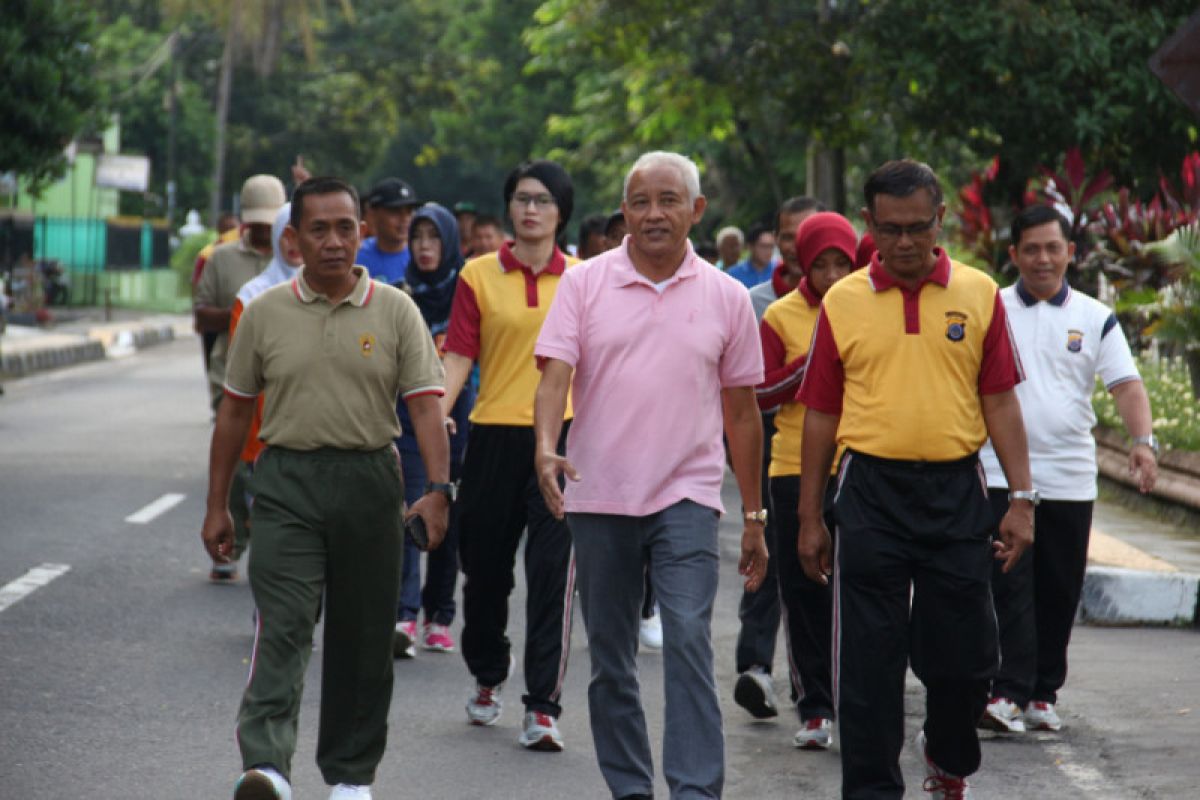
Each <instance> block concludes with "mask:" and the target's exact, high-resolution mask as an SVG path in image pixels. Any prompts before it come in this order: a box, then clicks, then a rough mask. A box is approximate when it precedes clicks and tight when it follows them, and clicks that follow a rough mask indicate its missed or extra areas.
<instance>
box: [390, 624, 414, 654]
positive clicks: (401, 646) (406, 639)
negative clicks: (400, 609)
mask: <svg viewBox="0 0 1200 800" xmlns="http://www.w3.org/2000/svg"><path fill="white" fill-rule="evenodd" d="M416 642H417V621H416V620H415V619H409V620H405V621H404V622H397V623H396V633H395V636H394V638H393V639H392V657H393V658H416V656H417V648H416V647H415V646H414V645H415V644H416Z"/></svg>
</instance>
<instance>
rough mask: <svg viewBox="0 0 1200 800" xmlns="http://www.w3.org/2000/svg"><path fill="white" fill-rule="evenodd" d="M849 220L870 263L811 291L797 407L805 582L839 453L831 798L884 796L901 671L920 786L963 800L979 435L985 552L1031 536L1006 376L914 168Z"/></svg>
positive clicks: (984, 601) (870, 188)
mask: <svg viewBox="0 0 1200 800" xmlns="http://www.w3.org/2000/svg"><path fill="white" fill-rule="evenodd" d="M864 194H865V197H866V207H865V208H864V209H863V218H864V219H865V220H866V222H867V225H868V226H869V227H870V229H871V233H872V234H873V236H874V237H875V242H876V244H877V245H878V246H879V252H878V253H877V254H876V256H875V258H874V259H873V260H872V262H871V265H870V266H869V267H868V268H867V269H865V270H859V271H857V272H854V273H852V274H851V275H849V276H848V277H846V278H843V279H842V280H841V281H839V282H838V283H837V284H835V285H834V286H833V288H831V289H830V290H829V292H828V293H826V295H825V297H824V299H823V300H822V305H821V313H820V315H819V316H818V318H817V323H816V333H815V334H814V336H813V343H812V348H811V350H810V351H809V354H808V362H807V368H806V370H805V375H804V381H803V383H802V384H801V389H800V396H799V400H800V402H801V403H803V404H804V405H805V406H807V411H806V413H805V416H804V432H803V440H802V445H801V446H802V451H801V470H800V473H801V479H800V541H799V545H798V551H799V556H800V562H801V564H802V565H803V567H804V571H805V573H806V574H807V575H808V577H809V578H811V579H812V580H814V581H817V582H819V583H820V582H825V581H827V580H828V579H827V577H826V576H827V574H828V573H829V572H830V569H831V567H832V553H831V545H830V536H829V531H828V529H827V526H826V523H825V516H824V505H825V498H826V486H827V484H828V475H829V472H830V467H831V465H832V463H833V456H834V451H835V449H836V448H837V447H838V446H839V445H840V446H841V447H844V448H845V455H844V456H843V458H842V462H841V466H840V469H839V472H838V475H839V478H838V491H837V502H836V505H835V509H834V516H835V518H836V520H837V528H838V548H837V554H836V564H837V566H836V571H835V572H834V591H835V609H836V614H837V616H836V617H835V619H834V629H835V630H836V631H837V632H838V635H837V639H836V640H835V643H834V646H835V674H834V686H835V689H834V694H835V696H836V697H837V698H838V707H837V713H838V723H839V728H840V730H841V735H840V742H841V751H842V796H843V797H844V798H847V800H857V799H858V798H873V799H875V798H900V797H902V796H903V795H904V779H903V777H902V775H901V772H900V763H899V759H900V750H901V748H902V746H903V743H904V741H903V735H904V674H905V670H906V668H907V667H908V665H909V662H910V659H911V665H912V670H913V672H914V673H915V674H916V676H917V678H919V679H920V680H921V682H922V683H923V684H924V685H925V690H926V696H925V722H924V725H923V727H922V731H921V733H920V734H919V736H918V741H917V747H918V752H919V754H920V756H921V759H922V761H923V763H924V764H925V773H926V776H927V777H926V780H925V784H924V788H925V790H926V791H928V792H930V793H931V794H932V796H933V797H935V798H939V799H940V798H961V797H964V796H967V792H968V788H967V781H966V777H967V776H968V775H970V774H972V773H974V772H975V771H976V770H977V769H978V768H979V763H980V749H979V739H978V736H977V735H976V731H975V723H976V722H978V720H979V717H980V715H981V714H982V713H983V709H984V706H985V705H986V703H987V692H988V684H989V682H990V680H991V678H992V676H993V675H994V674H995V670H996V665H997V656H998V653H997V641H996V640H997V632H996V617H995V613H994V612H993V610H992V598H991V591H990V588H989V584H990V581H991V555H992V552H993V547H992V539H991V535H990V533H991V530H992V528H993V519H992V512H991V508H990V507H989V506H988V502H987V492H986V491H985V487H984V484H983V474H982V468H981V467H980V464H979V455H978V452H979V448H980V447H982V446H983V443H984V441H986V439H987V437H988V435H991V437H992V441H993V443H994V444H995V445H996V452H997V454H998V455H999V458H1000V462H1001V463H1002V464H1003V465H1004V471H1005V473H1006V474H1007V475H1008V480H1009V483H1010V484H1011V485H1012V486H1015V487H1017V488H1018V489H1019V490H1020V491H1014V492H1012V493H1011V494H1010V507H1009V510H1008V512H1007V513H1006V514H1005V516H1004V519H1003V520H1001V522H1000V533H999V541H998V544H997V545H996V547H995V553H996V557H997V558H999V559H1001V560H1002V561H1003V562H1004V569H1006V570H1009V569H1012V567H1013V566H1014V565H1015V564H1016V562H1017V560H1018V559H1019V558H1020V556H1021V554H1022V553H1023V552H1024V551H1025V549H1026V548H1027V547H1028V546H1029V545H1030V544H1031V543H1032V541H1033V503H1032V501H1033V500H1034V499H1035V497H1034V496H1033V494H1032V489H1033V486H1032V482H1031V478H1030V475H1029V461H1028V456H1027V453H1026V446H1025V429H1024V426H1023V425H1022V424H1021V407H1020V404H1019V403H1018V401H1017V396H1016V393H1015V392H1014V391H1013V388H1014V387H1015V386H1016V384H1017V383H1018V382H1019V381H1020V378H1021V375H1020V366H1019V362H1018V360H1017V357H1016V352H1015V350H1014V349H1013V346H1012V342H1011V341H1010V339H1009V335H1008V327H1007V325H1006V322H1005V313H1004V304H1003V303H1002V302H1001V300H1000V294H999V291H998V290H997V288H996V284H995V283H994V282H993V281H992V280H991V278H989V277H988V276H987V275H985V274H984V273H982V272H980V271H978V270H975V269H972V268H971V267H967V266H964V265H962V264H958V263H955V262H952V261H951V260H950V257H949V256H947V255H946V253H945V251H944V250H942V249H941V248H939V247H937V246H936V244H937V235H938V232H939V231H940V229H941V221H942V215H943V214H944V213H945V210H946V207H945V205H944V204H943V203H942V194H941V188H940V186H939V184H938V179H937V176H936V175H935V174H934V173H933V171H932V170H931V169H929V167H927V166H925V165H924V164H920V163H918V162H915V161H908V160H905V161H889V162H888V163H886V164H884V165H883V166H881V167H879V168H878V169H876V170H875V171H874V172H872V173H871V175H870V177H868V178H867V182H866V186H865V190H864Z"/></svg>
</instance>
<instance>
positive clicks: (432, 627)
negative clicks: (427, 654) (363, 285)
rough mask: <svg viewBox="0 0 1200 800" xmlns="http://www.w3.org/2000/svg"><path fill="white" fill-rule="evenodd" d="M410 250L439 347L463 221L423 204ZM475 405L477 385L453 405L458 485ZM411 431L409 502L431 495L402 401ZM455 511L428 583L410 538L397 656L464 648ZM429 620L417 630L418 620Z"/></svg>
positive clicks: (403, 442) (432, 558) (415, 286)
mask: <svg viewBox="0 0 1200 800" xmlns="http://www.w3.org/2000/svg"><path fill="white" fill-rule="evenodd" d="M408 247H409V249H410V250H411V251H412V261H410V262H409V265H408V272H407V274H406V275H405V279H404V282H403V283H402V284H401V286H402V288H404V289H405V291H407V292H408V293H409V295H410V296H411V297H412V299H413V300H414V301H415V302H416V304H417V308H419V309H420V310H421V317H422V318H423V319H424V320H425V325H426V326H427V327H428V328H429V333H430V335H432V337H433V342H434V345H435V346H436V347H437V349H438V352H439V353H440V352H441V351H442V347H443V346H444V345H445V342H446V332H447V330H448V329H449V327H450V309H451V307H452V305H453V303H454V290H455V286H457V284H458V276H459V273H460V272H461V271H462V266H463V257H462V250H461V249H460V248H459V245H458V225H457V224H456V223H455V221H454V216H453V215H452V214H451V213H450V212H449V211H447V210H446V209H445V208H443V207H442V206H440V205H438V204H437V203H426V204H425V205H423V206H421V207H420V208H418V209H417V211H416V213H415V214H414V215H413V219H412V223H411V224H410V225H409V234H408ZM474 403H475V392H474V391H473V390H472V389H471V385H470V383H468V384H466V385H465V386H464V387H463V390H462V391H460V392H459V394H458V400H457V401H456V402H455V403H454V408H453V410H452V411H451V417H452V418H453V419H454V422H455V432H454V434H453V435H452V436H451V437H450V480H451V481H452V482H457V481H458V480H459V478H460V477H461V473H462V460H463V453H464V451H465V450H466V446H467V416H468V415H469V414H470V413H471V407H472V406H473V405H474ZM396 414H397V416H399V418H400V427H401V429H402V430H403V431H404V434H403V435H402V436H401V437H400V438H398V439H397V440H396V446H397V447H399V449H400V461H401V466H402V467H403V470H404V499H405V501H406V502H408V503H409V504H410V505H411V504H413V503H415V502H417V500H419V499H420V498H421V495H422V494H423V493H424V490H425V485H426V484H427V483H428V478H427V475H426V471H425V462H424V461H423V460H422V459H421V447H420V444H421V443H420V441H419V440H418V439H417V435H416V431H415V430H414V428H413V422H412V417H411V416H410V415H409V413H408V408H407V405H406V404H405V403H404V402H400V403H398V404H397V406H396ZM457 516H458V515H457V514H454V515H451V518H450V527H449V528H448V529H447V531H446V538H445V540H444V541H443V542H442V546H441V547H439V548H437V549H436V550H433V551H432V552H430V553H428V554H426V556H425V582H424V585H423V586H422V582H421V550H420V548H419V546H418V544H417V542H415V541H413V538H412V536H409V535H405V537H404V564H403V567H402V569H403V572H402V577H401V580H400V605H399V607H398V608H397V613H396V641H395V650H394V655H395V656H396V657H397V658H412V657H413V656H414V655H416V647H417V645H418V644H419V645H420V646H421V648H422V649H424V650H430V651H434V652H442V653H452V652H454V651H455V650H457V646H456V644H455V642H454V635H453V633H452V632H451V631H450V625H451V624H452V623H453V622H454V616H455V612H456V611H457V608H456V606H455V602H454V588H455V586H456V585H457V583H458V522H457ZM422 611H424V613H425V622H424V625H422V626H421V629H420V631H419V632H418V630H417V622H418V618H419V617H420V615H421V612H422Z"/></svg>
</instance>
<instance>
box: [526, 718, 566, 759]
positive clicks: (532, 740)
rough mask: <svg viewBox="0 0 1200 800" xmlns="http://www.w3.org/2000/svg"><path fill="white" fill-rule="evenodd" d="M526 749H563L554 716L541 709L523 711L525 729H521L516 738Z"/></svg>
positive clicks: (547, 750) (546, 750)
mask: <svg viewBox="0 0 1200 800" xmlns="http://www.w3.org/2000/svg"><path fill="white" fill-rule="evenodd" d="M518 741H520V742H521V746H522V747H524V748H525V749H527V750H542V751H545V752H547V753H558V752H561V751H562V749H563V739H562V734H560V733H559V732H558V723H556V722H555V721H554V717H552V716H550V715H549V714H545V713H542V712H541V711H526V712H525V729H524V730H523V731H521V738H520V739H519V740H518Z"/></svg>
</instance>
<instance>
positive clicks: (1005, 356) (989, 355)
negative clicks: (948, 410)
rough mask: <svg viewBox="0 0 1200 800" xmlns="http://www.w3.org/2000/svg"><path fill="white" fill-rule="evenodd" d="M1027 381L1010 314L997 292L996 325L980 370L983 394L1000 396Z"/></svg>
mask: <svg viewBox="0 0 1200 800" xmlns="http://www.w3.org/2000/svg"><path fill="white" fill-rule="evenodd" d="M1023 380H1025V371H1024V369H1023V368H1022V366H1021V356H1020V355H1019V354H1018V353H1017V346H1016V344H1014V343H1013V339H1012V336H1011V335H1010V334H1009V330H1008V313H1007V312H1006V311H1005V310H1004V301H1003V300H1001V299H1000V292H999V290H997V291H996V300H995V305H994V308H993V310H992V322H991V324H990V325H988V329H987V333H986V334H985V335H984V337H983V362H982V364H980V367H979V393H980V394H1000V393H1001V392H1007V391H1008V390H1009V389H1011V388H1013V387H1014V386H1016V385H1017V384H1018V383H1020V382H1021V381H1023Z"/></svg>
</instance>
